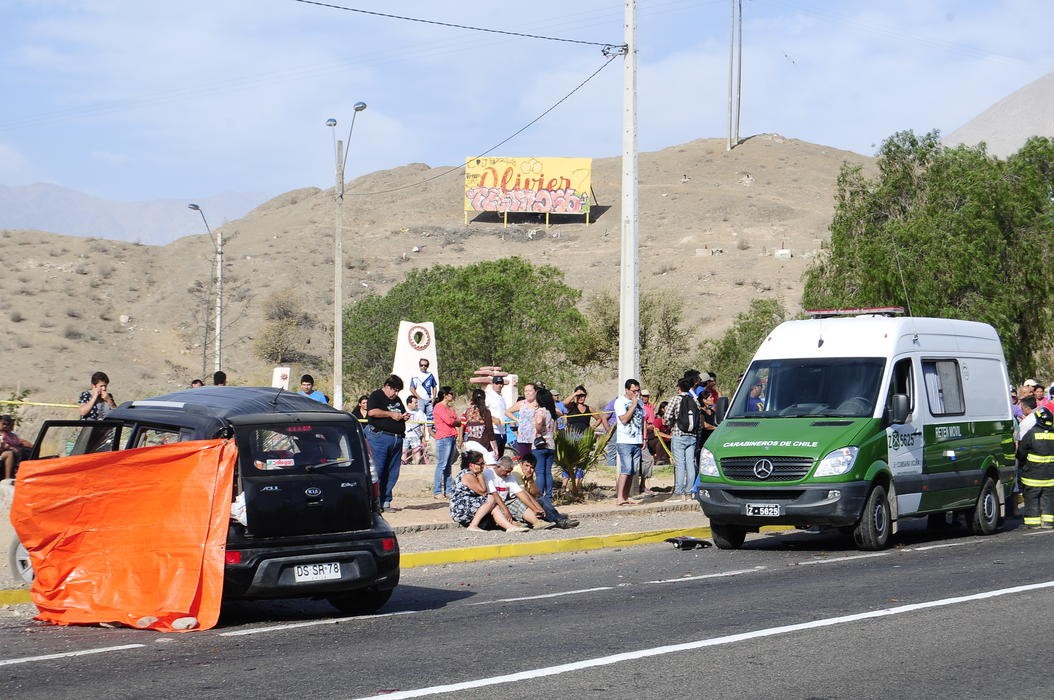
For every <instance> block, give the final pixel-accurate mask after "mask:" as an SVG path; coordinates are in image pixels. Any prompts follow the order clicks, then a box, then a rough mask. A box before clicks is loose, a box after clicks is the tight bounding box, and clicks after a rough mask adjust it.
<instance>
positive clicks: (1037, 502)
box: [1020, 406, 1054, 530]
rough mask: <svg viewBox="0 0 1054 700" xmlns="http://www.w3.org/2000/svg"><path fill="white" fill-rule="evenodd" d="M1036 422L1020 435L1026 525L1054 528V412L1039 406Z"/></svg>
mask: <svg viewBox="0 0 1054 700" xmlns="http://www.w3.org/2000/svg"><path fill="white" fill-rule="evenodd" d="M1035 416H1036V425H1035V427H1033V428H1032V429H1031V430H1029V431H1028V432H1027V433H1025V436H1024V437H1023V438H1021V448H1020V450H1021V453H1023V454H1024V455H1025V462H1024V464H1023V465H1022V467H1021V491H1022V494H1023V495H1024V497H1025V527H1026V528H1028V529H1030V530H1034V529H1036V528H1038V527H1045V528H1054V413H1052V412H1051V410H1050V409H1049V408H1047V407H1046V406H1041V407H1040V408H1037V409H1036V412H1035Z"/></svg>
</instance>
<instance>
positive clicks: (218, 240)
mask: <svg viewBox="0 0 1054 700" xmlns="http://www.w3.org/2000/svg"><path fill="white" fill-rule="evenodd" d="M187 209H190V210H192V211H196V212H197V213H199V214H201V220H202V221H203V222H204V223H205V230H206V231H208V232H209V238H211V239H212V244H213V246H214V247H215V249H216V333H215V336H216V371H217V372H219V371H220V369H221V367H220V361H221V358H222V350H223V342H222V334H223V233H222V232H221V231H216V233H215V235H213V233H212V229H211V228H210V227H209V222H208V220H207V219H205V212H204V211H202V209H201V207H199V206H198V205H197V204H188V205H187ZM207 328H208V324H206V329H207ZM206 342H207V336H206Z"/></svg>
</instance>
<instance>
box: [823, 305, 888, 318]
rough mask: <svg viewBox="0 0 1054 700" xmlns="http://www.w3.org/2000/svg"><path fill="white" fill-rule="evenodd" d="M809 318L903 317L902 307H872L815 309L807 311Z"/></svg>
mask: <svg viewBox="0 0 1054 700" xmlns="http://www.w3.org/2000/svg"><path fill="white" fill-rule="evenodd" d="M805 315H806V316H808V317H809V318H831V317H833V316H903V315H904V307H903V306H872V307H861V308H858V309H815V310H808V311H806V312H805Z"/></svg>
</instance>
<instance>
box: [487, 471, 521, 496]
mask: <svg viewBox="0 0 1054 700" xmlns="http://www.w3.org/2000/svg"><path fill="white" fill-rule="evenodd" d="M483 481H484V482H486V484H487V493H496V494H498V495H499V496H501V499H502V500H503V501H507V500H509V499H510V498H515V497H516V494H518V493H519V492H520V491H523V487H522V486H520V483H519V482H518V481H516V477H514V476H513V475H512V474H511V473H510V474H509V475H508V476H505V477H502V476H498V473H497V472H496V471H494V470H493V469H484V470H483Z"/></svg>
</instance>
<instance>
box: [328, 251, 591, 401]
mask: <svg viewBox="0 0 1054 700" xmlns="http://www.w3.org/2000/svg"><path fill="white" fill-rule="evenodd" d="M580 297H581V292H580V291H578V290H577V289H574V288H572V287H569V286H567V285H566V284H564V282H563V273H562V272H561V271H560V270H558V269H557V268H555V267H552V266H549V265H543V266H534V265H532V264H530V263H529V262H527V261H525V260H523V259H522V258H518V257H511V258H502V259H500V260H494V261H486V262H481V263H476V264H474V265H468V266H465V267H453V266H449V265H441V266H436V267H432V268H428V269H420V270H413V271H411V272H410V274H408V275H407V277H406V279H405V280H404V281H403V282H401V283H399V284H397V285H395V286H394V287H392V288H391V289H390V290H389V291H388V293H387V294H385V295H384V296H380V295H370V296H367V297H365V298H363V299H361V300H360V301H358V302H356V303H354V304H352V305H350V306H348V307H346V308H345V310H344V329H345V330H344V363H345V367H344V370H345V375H346V376H349V377H350V378H351V384H352V385H354V387H356V388H357V389H359V390H362V391H366V390H368V389H373V388H376V387H378V386H380V385H381V383H382V382H383V381H384V378H385V377H386V376H388V373H389V372H390V369H391V366H392V358H393V357H394V354H395V343H396V335H397V333H398V330H399V321H402V320H412V321H431V322H432V323H433V324H434V325H435V333H436V339H437V350H438V356H439V369H440V371H441V372H442V379H441V381H442V382H443V383H444V384H446V383H449V384H451V385H452V386H453V387H454V389H455V391H457V392H459V393H462V392H464V391H466V390H467V389H468V388H469V383H468V379H469V378H470V377H471V376H472V372H473V370H475V369H478V368H479V367H480V366H481V365H500V366H502V367H504V368H505V369H507V370H508V371H510V372H514V373H516V374H518V375H520V377H521V378H522V379H523V380H527V381H531V380H544V381H546V382H561V381H564V380H566V379H567V378H568V377H570V376H571V374H572V373H571V363H570V360H569V353H568V348H569V347H571V346H572V345H573V344H574V342H575V339H576V338H577V337H578V335H579V334H580V333H581V332H582V330H583V329H584V328H585V320H584V319H583V317H582V314H581V312H579V310H578V308H577V306H576V304H577V303H578V301H579V299H580Z"/></svg>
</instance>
